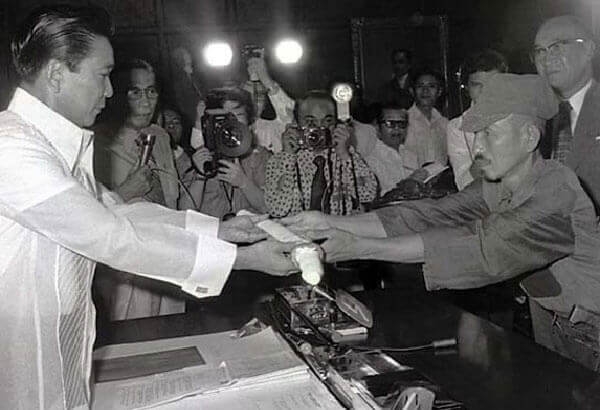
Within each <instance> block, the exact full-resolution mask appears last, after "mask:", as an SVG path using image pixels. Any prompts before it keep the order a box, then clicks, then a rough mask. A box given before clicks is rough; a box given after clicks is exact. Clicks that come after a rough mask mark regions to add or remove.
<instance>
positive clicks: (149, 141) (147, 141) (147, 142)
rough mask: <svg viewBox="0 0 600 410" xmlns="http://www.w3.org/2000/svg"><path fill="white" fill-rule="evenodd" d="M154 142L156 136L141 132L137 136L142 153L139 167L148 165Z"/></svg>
mask: <svg viewBox="0 0 600 410" xmlns="http://www.w3.org/2000/svg"><path fill="white" fill-rule="evenodd" d="M155 140H156V136H155V135H152V134H149V133H145V132H143V133H141V134H140V135H139V137H138V144H139V145H140V146H141V147H142V153H141V154H140V164H139V166H140V167H142V166H144V165H146V164H148V161H149V160H150V154H152V148H153V147H154V141H155Z"/></svg>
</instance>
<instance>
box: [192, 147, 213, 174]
mask: <svg viewBox="0 0 600 410" xmlns="http://www.w3.org/2000/svg"><path fill="white" fill-rule="evenodd" d="M212 159H213V156H212V153H211V152H210V151H209V150H208V148H206V147H201V148H199V149H198V150H197V151H196V152H194V155H192V161H193V162H194V165H195V166H196V168H197V169H199V170H200V171H203V170H204V164H205V163H206V162H208V161H212Z"/></svg>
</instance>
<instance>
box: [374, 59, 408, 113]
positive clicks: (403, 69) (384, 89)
mask: <svg viewBox="0 0 600 410" xmlns="http://www.w3.org/2000/svg"><path fill="white" fill-rule="evenodd" d="M390 57H391V62H392V69H393V71H394V76H393V77H392V79H391V80H390V81H388V82H386V83H385V84H383V85H382V86H381V87H380V89H379V93H378V99H379V102H381V103H383V104H393V105H397V106H400V107H403V106H409V107H410V106H411V105H412V103H413V102H414V98H413V95H412V93H411V92H410V87H411V78H410V70H411V68H412V53H411V52H410V50H406V49H403V48H397V49H395V50H393V51H392V53H391V54H390Z"/></svg>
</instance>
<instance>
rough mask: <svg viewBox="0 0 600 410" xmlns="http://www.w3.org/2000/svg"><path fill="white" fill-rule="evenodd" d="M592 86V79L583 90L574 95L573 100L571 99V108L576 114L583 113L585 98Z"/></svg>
mask: <svg viewBox="0 0 600 410" xmlns="http://www.w3.org/2000/svg"><path fill="white" fill-rule="evenodd" d="M591 86H592V80H591V79H590V81H588V82H587V84H586V85H584V86H583V87H582V88H581V90H579V91H577V92H576V93H575V94H574V95H572V96H571V98H569V104H571V108H573V111H574V112H575V113H576V114H579V112H580V111H581V106H582V105H583V99H584V98H585V94H586V93H587V91H588V90H589V89H590V87H591Z"/></svg>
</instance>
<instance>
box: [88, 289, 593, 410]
mask: <svg viewBox="0 0 600 410" xmlns="http://www.w3.org/2000/svg"><path fill="white" fill-rule="evenodd" d="M357 296H358V298H359V299H361V300H362V301H363V302H364V303H365V304H366V305H367V306H369V307H370V308H371V309H372V310H373V314H374V320H375V326H374V328H373V329H372V331H371V334H370V336H369V339H368V340H367V341H366V342H364V343H361V344H367V345H373V346H395V347H404V346H408V345H415V344H421V343H427V342H431V341H433V340H437V339H446V338H450V337H457V338H458V340H459V345H458V349H457V351H456V352H454V353H451V354H444V355H435V354H434V353H433V352H422V353H412V354H392V356H394V357H395V358H396V359H397V360H398V361H399V362H401V363H404V364H407V365H410V366H413V367H415V368H417V369H419V370H420V371H421V372H422V373H424V374H425V375H426V376H428V377H429V378H431V379H432V380H433V381H435V382H436V383H438V384H440V385H441V386H443V388H444V389H445V390H447V391H448V393H449V394H450V395H452V396H453V397H455V398H456V399H458V400H461V401H463V402H464V403H465V405H466V406H467V408H468V409H471V410H473V409H483V410H487V409H502V410H506V409H576V408H582V406H581V404H579V402H576V401H575V397H580V396H581V395H582V394H588V387H589V386H590V385H592V384H593V383H594V382H595V381H596V378H597V375H596V374H595V373H593V372H591V371H589V370H587V369H585V368H583V367H581V366H579V365H578V364H576V363H574V362H572V361H569V360H567V359H564V358H562V357H561V356H559V355H557V354H555V353H553V352H550V351H548V350H546V349H545V348H543V347H540V346H538V345H536V344H535V343H534V342H533V341H531V340H529V339H527V338H525V337H523V336H520V335H518V334H515V333H512V332H509V331H506V330H503V329H502V328H500V327H497V326H495V325H493V324H491V323H489V322H487V321H485V320H482V319H480V318H478V317H476V316H474V315H472V314H470V313H467V312H464V311H462V310H460V309H458V308H456V307H454V306H452V305H449V304H448V303H446V302H444V301H443V300H441V299H440V298H439V297H437V296H436V295H435V293H431V294H421V293H415V292H408V291H406V290H385V291H370V292H362V293H359V294H357ZM232 305H233V306H234V307H232ZM259 311H260V309H259V305H258V304H257V303H255V302H254V303H251V304H244V303H243V302H240V303H238V304H234V303H232V300H228V299H227V296H226V295H225V296H223V297H222V298H216V299H213V300H210V301H207V302H205V303H203V304H201V305H200V306H199V308H198V310H197V311H195V312H193V313H189V314H181V315H171V316H162V317H157V318H149V319H138V320H131V321H123V322H115V323H113V324H112V325H111V326H110V328H109V329H108V330H109V332H108V333H107V334H106V335H105V337H104V339H103V340H99V342H100V344H106V343H124V342H133V341H140V340H151V339H157V338H167V337H176V336H184V335H192V334H201V333H207V332H216V331H224V330H229V329H233V328H237V327H239V326H241V325H242V324H244V323H245V322H246V321H248V320H249V319H251V318H252V317H253V316H255V315H256V314H257V312H259ZM599 383H600V382H599ZM596 403H600V402H598V401H597V402H596ZM587 408H590V409H591V408H595V407H587ZM598 408H600V404H598Z"/></svg>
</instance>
